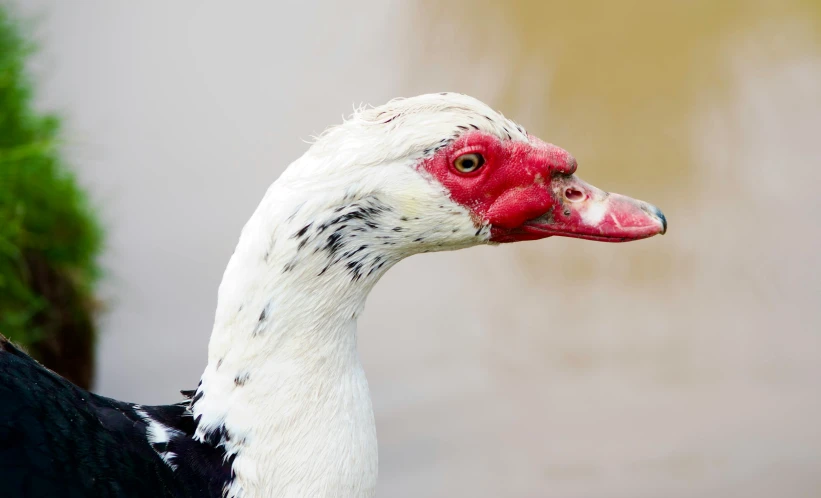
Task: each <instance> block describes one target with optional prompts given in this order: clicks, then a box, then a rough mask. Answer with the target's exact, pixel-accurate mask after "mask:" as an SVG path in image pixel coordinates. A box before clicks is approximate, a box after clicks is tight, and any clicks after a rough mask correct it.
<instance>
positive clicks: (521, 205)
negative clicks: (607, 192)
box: [420, 131, 576, 228]
mask: <svg viewBox="0 0 821 498" xmlns="http://www.w3.org/2000/svg"><path fill="white" fill-rule="evenodd" d="M469 153H477V154H481V155H482V156H483V157H484V159H485V163H484V165H482V167H481V168H479V169H478V170H476V171H475V172H472V173H460V172H459V171H457V170H456V169H455V168H454V167H453V161H454V160H455V159H456V158H457V157H459V156H461V155H462V154H469ZM420 167H421V168H423V169H425V170H426V171H427V172H428V173H430V174H431V175H433V177H434V178H436V179H437V180H438V181H439V182H440V183H441V184H442V185H444V186H445V188H447V189H448V190H449V191H450V195H451V198H452V199H453V200H454V201H456V202H458V203H459V204H462V205H463V206H466V207H467V208H469V209H470V210H471V212H472V213H473V215H474V216H475V217H476V218H478V220H481V222H484V223H490V224H492V225H493V226H495V227H500V228H514V227H518V226H520V225H521V224H522V223H524V222H525V221H526V220H529V219H532V218H536V217H538V216H540V215H542V214H544V213H545V212H547V211H548V210H550V208H551V206H552V205H554V204H555V203H556V202H557V198H556V195H559V194H557V193H556V192H553V190H552V189H551V188H550V186H549V185H548V184H549V183H550V181H551V178H552V177H553V175H554V174H555V173H563V174H572V173H573V172H574V171H575V169H576V160H575V159H573V157H572V156H571V155H570V154H569V153H567V152H566V151H565V150H563V149H561V148H559V147H556V146H555V145H551V144H547V143H545V142H542V141H541V140H539V139H537V138H535V137H530V142H520V141H513V140H500V139H499V138H497V137H495V136H493V135H491V134H488V133H483V132H480V131H475V132H469V133H466V134H464V135H462V136H460V137H459V138H458V139H456V140H455V141H454V142H453V143H452V144H450V145H449V146H448V147H445V148H444V149H442V150H440V151H439V152H437V153H436V154H435V155H433V156H431V157H429V158H427V159H425V160H424V161H422V163H421V164H420ZM558 202H561V201H560V200H559V201H558Z"/></svg>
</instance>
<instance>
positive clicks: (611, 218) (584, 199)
mask: <svg viewBox="0 0 821 498" xmlns="http://www.w3.org/2000/svg"><path fill="white" fill-rule="evenodd" d="M550 188H551V191H552V192H551V193H552V197H553V200H554V202H553V203H552V206H551V208H550V209H549V210H548V211H547V212H546V213H544V214H542V215H541V216H539V217H537V218H533V219H530V220H528V221H526V222H525V223H524V224H522V225H521V226H520V227H519V228H518V229H517V230H515V231H514V232H515V233H511V232H508V233H507V234H499V235H500V236H499V237H496V238H495V240H496V241H498V242H514V241H517V240H525V239H529V240H533V239H541V238H545V237H551V236H554V235H555V236H561V237H573V238H577V239H588V240H598V241H602V242H628V241H631V240H639V239H645V238H647V237H652V236H653V235H657V234H662V235H663V234H664V233H665V232H666V231H667V218H665V216H664V213H662V212H661V210H660V209H659V208H657V207H656V206H653V205H652V204H649V203H647V202H644V201H640V200H637V199H632V198H630V197H627V196H624V195H620V194H614V193H609V192H605V191H603V190H601V189H598V188H596V187H594V186H592V185H590V184H588V183H586V182H584V181H582V180H581V179H579V178H577V177H576V176H575V175H568V176H562V177H557V178H556V179H554V180H553V181H552V182H551V185H550Z"/></svg>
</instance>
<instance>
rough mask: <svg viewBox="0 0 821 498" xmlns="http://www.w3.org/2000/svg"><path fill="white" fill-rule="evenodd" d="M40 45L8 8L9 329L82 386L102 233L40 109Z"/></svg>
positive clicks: (4, 179)
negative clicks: (35, 65)
mask: <svg viewBox="0 0 821 498" xmlns="http://www.w3.org/2000/svg"><path fill="white" fill-rule="evenodd" d="M32 51H33V47H32V45H31V43H29V42H28V41H26V40H25V39H24V38H23V37H22V35H21V33H20V30H19V28H18V25H17V23H16V22H15V20H14V19H13V18H12V16H11V15H10V13H9V12H8V9H7V8H5V7H3V6H2V5H0V333H2V334H3V335H5V336H7V337H9V338H10V339H12V340H13V341H15V342H17V343H18V344H20V345H21V346H23V347H24V348H26V349H27V350H28V351H29V352H30V353H31V354H32V355H33V356H34V357H35V358H37V359H38V360H40V361H42V362H43V363H45V364H46V366H49V367H50V368H52V369H54V370H56V371H58V372H59V373H62V374H63V375H65V376H67V377H68V378H69V379H70V380H73V381H74V382H75V383H78V384H85V385H88V384H89V382H90V381H91V377H92V375H93V371H92V369H93V351H94V342H95V340H94V339H95V337H94V327H93V320H92V315H93V311H94V306H93V303H94V299H93V288H94V283H95V281H96V279H97V276H98V274H99V272H98V267H97V265H96V256H97V254H98V252H99V250H100V246H101V241H102V239H101V230H100V227H99V225H98V223H97V221H96V218H95V217H94V214H93V212H92V210H91V206H90V204H89V202H88V199H87V198H86V196H85V194H84V193H83V191H82V190H81V189H80V188H79V187H78V185H77V182H76V180H75V178H74V176H73V175H72V174H71V173H70V171H69V170H68V168H67V167H66V164H65V163H64V161H63V160H62V159H61V157H60V149H59V124H60V122H59V119H58V118H57V117H56V116H54V115H52V114H44V113H41V112H38V111H36V110H35V109H34V107H33V105H32V84H31V81H30V80H29V78H28V76H27V74H26V59H27V57H28V56H29V55H31V53H32Z"/></svg>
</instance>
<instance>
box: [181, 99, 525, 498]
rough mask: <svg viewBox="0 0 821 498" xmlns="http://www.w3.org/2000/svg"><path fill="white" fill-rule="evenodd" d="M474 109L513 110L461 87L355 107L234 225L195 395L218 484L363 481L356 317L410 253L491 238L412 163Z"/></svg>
mask: <svg viewBox="0 0 821 498" xmlns="http://www.w3.org/2000/svg"><path fill="white" fill-rule="evenodd" d="M425 98H427V99H428V101H426V100H425ZM420 106H421V110H422V111H425V110H428V111H429V112H420ZM410 111H414V112H410ZM477 112H480V113H481V115H482V116H493V117H494V119H497V118H498V122H497V121H494V120H490V118H488V119H487V120H484V119H482V121H483V122H482V123H481V124H482V126H483V127H484V128H487V130H488V131H491V132H495V133H499V134H500V133H502V131H501V130H502V128H504V127H505V125H506V124H507V125H509V122H507V121H506V120H504V118H502V117H501V116H500V115H498V114H497V113H495V112H494V111H492V110H491V109H490V108H487V106H485V105H484V104H482V103H481V102H478V101H476V100H474V99H471V98H470V97H466V96H459V95H457V96H454V95H450V96H449V97H447V98H443V97H440V96H425V97H424V98H417V99H415V101H414V102H408V101H402V100H400V101H394V102H392V103H389V104H387V105H386V106H382V107H380V108H377V109H368V110H364V111H360V112H359V113H357V114H356V115H355V116H354V117H353V118H352V119H351V120H349V121H346V122H345V123H344V124H343V125H340V126H338V127H335V128H332V129H330V130H329V131H328V132H326V133H325V134H323V135H322V136H321V137H320V138H319V139H318V140H317V143H316V144H314V145H313V146H312V148H311V149H310V150H309V151H308V152H307V153H306V154H305V155H304V156H303V157H302V158H300V159H299V160H297V161H295V162H294V163H293V164H292V165H290V166H289V168H288V169H287V170H286V172H285V173H283V175H282V176H281V177H280V178H279V179H278V180H277V181H276V182H275V183H274V184H273V185H272V186H271V187H270V188H269V190H268V192H267V193H266V195H265V197H264V198H263V200H262V202H261V203H260V205H259V207H258V208H257V210H256V211H255V212H254V214H253V216H252V217H251V219H250V220H249V221H248V223H247V224H246V225H245V227H244V228H243V230H242V234H241V236H240V240H239V243H238V245H237V247H236V250H235V252H234V254H233V256H232V257H231V260H230V262H229V264H228V267H227V269H226V271H225V274H224V277H223V281H222V283H221V285H220V288H219V296H218V305H217V312H216V317H215V323H214V329H213V333H212V336H211V341H210V344H209V353H208V356H209V357H208V366H207V367H206V369H205V372H204V373H203V375H202V379H201V386H200V388H199V389H198V393H197V396H196V398H195V403H194V404H193V408H192V410H193V413H194V416H195V417H197V418H198V428H197V437H198V438H200V439H207V438H208V437H209V435H211V436H213V435H214V434H217V437H218V440H219V444H221V445H223V446H224V447H225V448H226V450H227V452H228V453H229V455H235V459H234V462H233V470H234V472H235V474H236V478H235V479H234V481H233V482H232V484H231V487H230V488H229V489H228V496H242V497H246V498H249V497H257V496H277V497H290V496H293V497H306V496H311V497H332V496H339V497H342V496H344V497H370V496H373V493H374V490H375V486H376V476H377V460H378V458H377V443H376V429H375V424H374V416H373V410H372V406H371V401H370V397H369V392H368V385H367V381H366V379H365V375H364V372H363V369H362V365H361V363H360V360H359V357H358V353H357V349H356V319H357V316H358V315H359V314H360V312H361V311H362V309H363V307H364V303H365V299H366V297H367V295H368V293H369V292H370V290H371V288H372V287H373V286H374V284H375V283H376V282H377V280H378V279H379V277H380V276H381V275H382V274H383V273H384V272H385V271H386V270H387V269H388V268H389V267H390V266H392V265H393V264H395V263H396V262H398V261H399V260H401V259H403V258H404V257H407V256H409V255H411V254H414V253H418V252H428V251H436V250H447V249H457V248H461V247H467V246H471V245H475V244H478V243H482V242H486V241H487V238H488V233H487V230H485V229H484V228H480V229H479V230H477V227H476V225H475V222H474V220H472V219H471V216H470V213H469V212H468V211H467V210H466V208H464V207H463V206H460V205H458V204H456V203H454V202H452V201H451V200H450V198H449V196H448V194H447V193H446V192H445V191H444V189H443V188H442V186H441V185H438V184H436V183H435V182H432V181H430V179H428V178H426V177H424V175H423V174H420V172H419V171H417V169H416V168H415V167H414V165H415V164H416V163H417V162H418V161H419V160H420V159H421V158H422V157H423V156H424V155H425V154H427V153H429V151H430V150H431V149H435V148H436V147H438V146H441V143H442V142H443V140H442V138H443V137H445V138H447V137H449V136H451V135H452V134H453V131H454V129H455V126H456V125H457V124H458V123H460V122H463V121H464V119H465V117H466V116H471V115H474V116H475V114H476V113H477ZM414 120H415V121H418V123H416V122H414ZM400 124H401V126H400ZM510 129H515V127H512V126H511V127H510ZM518 138H520V139H525V140H526V137H524V136H522V137H518ZM334 234H337V235H334Z"/></svg>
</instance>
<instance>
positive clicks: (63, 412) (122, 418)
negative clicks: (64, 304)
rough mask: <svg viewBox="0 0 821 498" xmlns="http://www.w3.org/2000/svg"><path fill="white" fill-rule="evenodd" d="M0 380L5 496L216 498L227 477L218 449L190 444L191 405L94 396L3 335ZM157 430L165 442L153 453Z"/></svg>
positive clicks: (226, 466) (0, 444) (0, 454)
mask: <svg viewBox="0 0 821 498" xmlns="http://www.w3.org/2000/svg"><path fill="white" fill-rule="evenodd" d="M0 379H2V382H0V482H2V483H3V484H2V496H5V497H14V498H16V497H31V498H39V497H44V498H45V497H66V498H69V497H72V498H73V497H77V498H80V497H89V496H98V497H132V496H133V497H142V496H146V497H147V496H154V497H221V496H222V490H223V489H224V488H225V486H226V484H227V482H229V481H230V479H231V467H230V461H225V453H224V451H221V450H220V449H218V448H214V447H213V446H210V445H209V444H208V443H207V442H200V441H196V440H195V439H193V438H192V435H193V432H194V426H195V423H194V419H193V418H192V416H191V413H190V411H189V410H188V408H187V405H188V403H187V402H182V403H180V404H175V405H166V406H141V405H136V404H132V403H125V402H122V401H117V400H114V399H110V398H106V397H103V396H99V395H96V394H94V393H90V392H88V391H86V390H84V389H81V388H79V387H77V386H75V385H74V384H72V383H71V382H69V381H67V380H66V379H64V378H62V377H60V376H59V375H57V374H55V373H54V372H52V371H50V370H48V369H46V368H45V367H43V366H42V365H40V364H39V363H38V362H36V361H35V360H34V359H32V358H31V357H30V356H28V355H27V354H25V353H23V352H22V351H20V350H19V349H17V348H16V347H15V346H14V345H13V344H11V343H10V342H8V341H7V340H5V339H4V338H2V337H0ZM157 424H162V426H163V427H165V428H167V432H168V434H169V436H170V437H169V438H168V441H167V442H166V443H164V444H163V443H157V444H154V445H152V444H149V443H148V440H149V432H150V431H151V430H152V429H151V426H152V425H154V426H157ZM172 454H173V457H171V458H172V459H173V460H172V461H173V462H174V464H175V468H173V469H172V467H171V466H169V464H168V463H167V462H166V461H165V460H168V459H169V455H172ZM164 458H165V460H164Z"/></svg>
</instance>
